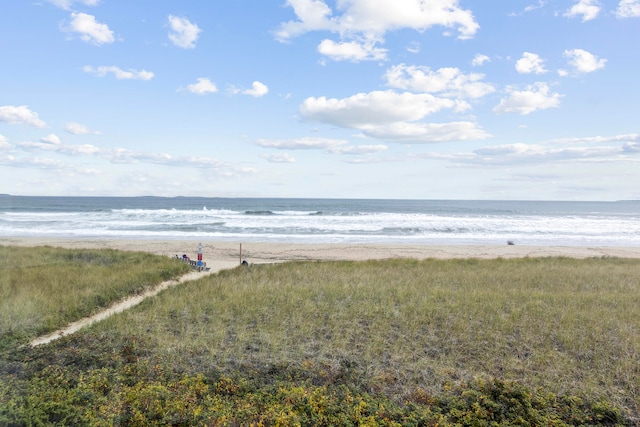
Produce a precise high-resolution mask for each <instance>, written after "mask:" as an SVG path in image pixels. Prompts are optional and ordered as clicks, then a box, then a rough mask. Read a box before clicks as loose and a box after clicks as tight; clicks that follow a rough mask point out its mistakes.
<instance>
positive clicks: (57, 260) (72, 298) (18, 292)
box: [0, 246, 189, 350]
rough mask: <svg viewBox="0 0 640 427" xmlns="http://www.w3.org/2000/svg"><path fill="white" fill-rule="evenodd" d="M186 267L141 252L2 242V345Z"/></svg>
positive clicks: (41, 331) (25, 338) (26, 339)
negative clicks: (14, 245)
mask: <svg viewBox="0 0 640 427" xmlns="http://www.w3.org/2000/svg"><path fill="white" fill-rule="evenodd" d="M188 270H189V267H188V266H186V265H184V264H182V263H179V262H176V261H175V260H172V259H167V258H166V257H161V256H157V255H152V254H148V253H143V252H122V251H115V250H70V249H60V248H52V247H37V248H23V247H9V246H0V350H1V349H3V348H7V347H10V346H13V345H16V344H25V343H27V342H29V340H31V339H33V338H35V337H37V336H40V335H43V334H46V333H49V332H52V331H55V330H56V329H58V328H60V327H63V326H66V325H67V324H69V323H71V322H73V321H75V320H78V319H80V318H82V317H85V316H88V315H91V314H93V313H95V312H96V311H98V310H100V309H102V308H105V307H107V306H109V305H111V304H112V303H114V302H116V301H118V300H120V299H122V298H123V297H125V296H127V295H132V294H136V293H139V292H141V291H143V290H145V289H148V288H150V287H152V286H154V285H157V284H159V283H160V282H162V281H164V280H167V279H171V278H175V277H177V276H180V275H182V274H184V273H185V272H186V271H188Z"/></svg>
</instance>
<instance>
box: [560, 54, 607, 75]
mask: <svg viewBox="0 0 640 427" xmlns="http://www.w3.org/2000/svg"><path fill="white" fill-rule="evenodd" d="M564 56H565V57H567V58H569V64H571V65H572V66H573V67H574V68H575V69H576V71H577V72H579V73H591V72H593V71H596V70H599V69H600V68H604V66H605V64H606V63H607V60H606V59H598V57H597V56H595V55H594V54H592V53H590V52H587V51H586V50H583V49H573V50H565V51H564Z"/></svg>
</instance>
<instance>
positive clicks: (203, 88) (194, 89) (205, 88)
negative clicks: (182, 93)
mask: <svg viewBox="0 0 640 427" xmlns="http://www.w3.org/2000/svg"><path fill="white" fill-rule="evenodd" d="M187 90H188V91H189V92H191V93H197V94H199V95H203V94H205V93H215V92H217V91H218V88H217V87H216V85H215V83H213V82H211V80H209V79H207V78H205V77H200V78H198V79H196V83H193V84H190V85H188V86H187Z"/></svg>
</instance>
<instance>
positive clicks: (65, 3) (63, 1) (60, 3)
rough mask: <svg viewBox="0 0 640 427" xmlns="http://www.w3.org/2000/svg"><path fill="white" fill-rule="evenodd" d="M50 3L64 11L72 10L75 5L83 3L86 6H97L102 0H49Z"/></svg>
mask: <svg viewBox="0 0 640 427" xmlns="http://www.w3.org/2000/svg"><path fill="white" fill-rule="evenodd" d="M49 3H51V4H53V5H54V6H56V7H59V8H60V9H64V10H70V9H71V7H72V6H73V4H74V3H81V4H84V5H85V6H97V5H98V3H100V0H49Z"/></svg>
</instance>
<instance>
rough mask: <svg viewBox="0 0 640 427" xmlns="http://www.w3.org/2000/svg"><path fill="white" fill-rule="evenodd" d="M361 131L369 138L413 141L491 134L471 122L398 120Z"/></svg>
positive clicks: (479, 137)
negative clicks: (413, 121)
mask: <svg viewBox="0 0 640 427" xmlns="http://www.w3.org/2000/svg"><path fill="white" fill-rule="evenodd" d="M362 133H364V134H365V135H367V136H369V137H371V138H377V139H383V140H387V141H394V142H415V143H435V142H450V141H472V140H478V139H485V138H489V137H490V136H491V135H490V134H488V133H487V132H485V131H484V130H482V129H481V128H479V127H478V125H477V124H476V123H473V122H450V123H407V122H398V123H391V124H388V125H369V126H366V127H364V128H363V129H362Z"/></svg>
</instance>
